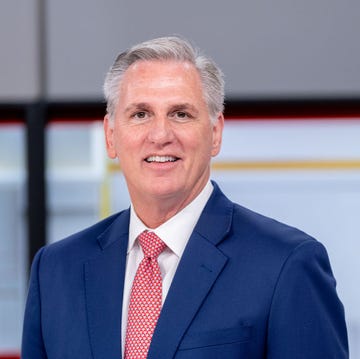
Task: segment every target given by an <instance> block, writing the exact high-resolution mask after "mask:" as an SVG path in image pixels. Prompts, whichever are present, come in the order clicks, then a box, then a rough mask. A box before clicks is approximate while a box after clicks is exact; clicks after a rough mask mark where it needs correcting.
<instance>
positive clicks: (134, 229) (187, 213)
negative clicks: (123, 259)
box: [128, 181, 214, 257]
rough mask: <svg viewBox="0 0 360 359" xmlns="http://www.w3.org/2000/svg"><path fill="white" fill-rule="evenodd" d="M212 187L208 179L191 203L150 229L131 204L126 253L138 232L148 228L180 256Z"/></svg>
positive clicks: (134, 242) (132, 244)
mask: <svg viewBox="0 0 360 359" xmlns="http://www.w3.org/2000/svg"><path fill="white" fill-rule="evenodd" d="M213 189H214V188H213V185H212V184H211V182H210V181H208V183H207V184H206V186H205V187H204V188H203V189H202V191H201V192H200V193H199V194H198V196H197V197H196V198H195V199H194V200H193V201H192V202H191V203H189V204H188V205H187V206H186V207H185V208H183V209H182V210H181V211H180V212H178V213H177V214H176V215H175V216H173V217H171V218H170V219H169V220H167V221H166V222H165V223H163V224H162V225H160V226H159V227H157V228H155V229H150V228H147V227H146V226H145V224H144V223H143V222H142V221H141V219H140V218H139V217H138V216H137V214H136V212H135V210H134V207H133V205H132V204H131V209H130V225H129V243H128V253H129V252H130V251H131V249H132V248H133V247H134V245H135V244H136V238H137V237H138V236H139V234H140V233H142V232H143V231H145V230H148V231H152V232H154V233H155V234H156V235H157V236H159V237H160V238H161V239H162V241H163V242H164V243H165V244H166V246H167V247H168V248H169V249H171V250H172V251H173V252H174V253H175V254H176V255H177V256H178V257H181V255H182V253H183V252H184V249H185V246H186V244H187V242H188V240H189V238H190V236H191V233H192V232H193V230H194V228H195V225H196V223H197V221H198V219H199V217H200V215H201V213H202V211H203V209H204V207H205V205H206V203H207V201H208V200H209V198H210V196H211V193H212V191H213Z"/></svg>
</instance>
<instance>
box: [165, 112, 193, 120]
mask: <svg viewBox="0 0 360 359" xmlns="http://www.w3.org/2000/svg"><path fill="white" fill-rule="evenodd" d="M170 117H171V118H173V119H174V120H178V121H186V120H189V119H191V118H192V117H193V116H191V114H190V113H188V112H186V111H174V112H173V113H172V114H171V116H170Z"/></svg>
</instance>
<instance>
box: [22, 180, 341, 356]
mask: <svg viewBox="0 0 360 359" xmlns="http://www.w3.org/2000/svg"><path fill="white" fill-rule="evenodd" d="M128 228H129V210H126V211H123V212H121V213H119V214H116V215H114V216H112V217H109V218H107V219H105V220H103V221H102V222H100V223H98V224H96V225H94V226H92V227H90V228H88V229H86V230H84V231H82V232H80V233H77V234H74V235H72V236H71V237H69V238H68V239H65V240H63V241H60V242H57V243H55V244H52V245H49V246H47V247H45V248H43V249H42V250H40V252H39V253H38V254H37V256H36V258H35V260H34V262H33V266H32V273H31V280H30V288H29V294H28V300H27V306H26V313H25V321H24V332H23V346H22V358H23V359H42V358H48V359H70V358H71V359H81V358H86V359H90V358H92V359H119V358H121V349H120V348H121V342H120V341H121V335H120V331H121V309H122V293H123V284H124V273H125V262H126V250H127V242H128ZM148 358H150V359H170V358H176V359H195V358H196V359H203V358H204V359H205V358H206V359H211V358H222V359H232V358H234V359H235V358H237V359H260V358H267V359H297V358H298V359H300V358H301V359H320V358H321V359H322V358H324V359H331V358H333V359H343V358H348V349H347V334H346V327H345V320H344V311H343V306H342V304H341V302H340V301H339V299H338V296H337V294H336V290H335V280H334V277H333V275H332V272H331V268H330V264H329V260H328V257H327V254H326V251H325V249H324V247H323V246H322V245H321V244H320V243H319V242H317V241H316V240H314V239H313V238H311V237H309V236H308V235H306V234H305V233H303V232H301V231H299V230H297V229H294V228H291V227H288V226H286V225H284V224H281V223H279V222H276V221H274V220H272V219H269V218H266V217H263V216H261V215H259V214H256V213H254V212H252V211H249V210H248V209H245V208H243V207H241V206H239V205H237V204H234V203H232V202H231V201H229V200H228V199H227V198H226V197H225V196H224V195H223V194H222V193H221V191H220V190H219V188H218V187H217V186H216V185H215V189H214V192H213V194H212V196H211V198H210V199H209V201H208V203H207V205H206V207H205V209H204V211H203V213H202V215H201V217H200V219H199V221H198V223H197V225H196V228H195V229H194V232H193V233H192V235H191V238H190V240H189V242H188V244H187V247H186V249H185V251H184V254H183V257H182V259H181V261H180V263H179V266H178V269H177V272H176V274H175V277H174V280H173V282H172V285H171V288H170V290H169V293H168V296H167V298H166V301H165V303H164V306H163V308H162V311H161V314H160V318H159V321H158V324H157V327H156V329H155V333H154V336H153V339H152V343H151V346H150V350H149V354H148Z"/></svg>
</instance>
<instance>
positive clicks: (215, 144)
mask: <svg viewBox="0 0 360 359" xmlns="http://www.w3.org/2000/svg"><path fill="white" fill-rule="evenodd" d="M223 128H224V115H223V114H222V113H221V112H220V113H219V115H218V117H217V119H216V122H215V124H214V125H213V139H212V149H211V156H212V157H215V156H216V155H217V154H218V153H219V152H220V149H221V141H222V133H223Z"/></svg>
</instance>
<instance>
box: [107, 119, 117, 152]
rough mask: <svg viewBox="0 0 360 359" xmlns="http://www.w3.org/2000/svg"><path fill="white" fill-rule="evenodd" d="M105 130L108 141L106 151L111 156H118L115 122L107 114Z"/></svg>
mask: <svg viewBox="0 0 360 359" xmlns="http://www.w3.org/2000/svg"><path fill="white" fill-rule="evenodd" d="M104 132H105V141H106V151H107V154H108V156H109V157H110V158H116V157H117V156H116V150H115V142H114V136H115V134H114V123H113V121H112V120H111V119H110V116H109V115H108V114H107V115H106V116H105V117H104Z"/></svg>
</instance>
